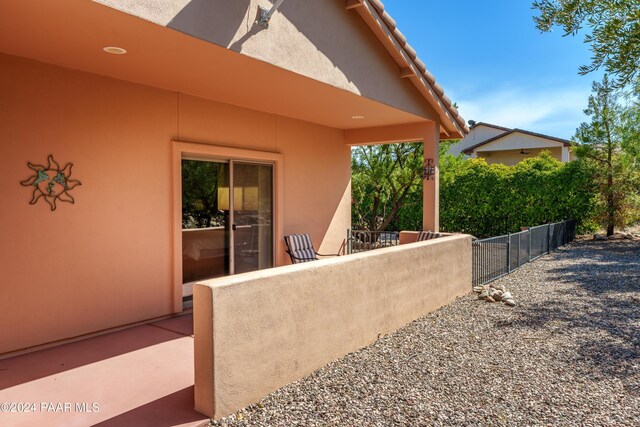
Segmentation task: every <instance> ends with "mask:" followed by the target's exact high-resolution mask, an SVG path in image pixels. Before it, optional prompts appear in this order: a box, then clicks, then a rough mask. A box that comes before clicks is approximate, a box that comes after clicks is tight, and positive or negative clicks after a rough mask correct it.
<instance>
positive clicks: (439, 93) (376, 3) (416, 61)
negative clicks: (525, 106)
mask: <svg viewBox="0 0 640 427" xmlns="http://www.w3.org/2000/svg"><path fill="white" fill-rule="evenodd" d="M360 1H361V2H367V1H368V2H369V4H371V5H372V6H373V8H374V9H376V10H377V11H378V13H379V14H380V17H381V18H382V21H383V23H384V24H385V25H386V26H387V30H389V32H391V34H393V37H395V39H396V41H397V43H398V45H400V46H401V48H400V49H399V50H404V51H405V53H406V54H407V55H408V56H409V58H410V64H411V63H413V65H415V66H416V68H417V69H418V70H419V71H420V72H421V73H422V77H424V78H425V79H426V81H427V83H428V84H429V85H431V86H432V88H433V90H434V91H435V93H436V98H437V100H438V101H439V102H440V103H441V104H442V106H444V109H445V110H446V112H447V113H448V114H449V116H450V117H451V118H452V119H453V121H454V122H455V124H456V125H457V126H459V128H460V129H461V130H462V133H463V134H465V133H469V126H467V124H466V123H465V121H464V119H463V118H462V116H460V113H458V110H457V109H456V108H455V107H454V106H453V104H452V102H451V100H450V99H449V97H447V96H446V95H445V93H444V89H443V88H442V86H440V84H438V83H437V82H436V78H435V77H434V76H433V74H431V73H430V72H429V70H428V69H427V67H426V65H425V64H424V62H422V61H421V60H420V58H418V57H417V53H416V51H415V49H414V48H413V47H411V45H409V43H407V38H406V37H405V35H404V34H402V32H400V30H399V29H397V23H396V21H395V20H394V19H393V18H392V17H391V15H389V13H387V12H386V11H385V10H384V4H383V3H382V1H380V0H360ZM366 10H367V11H369V9H368V8H366ZM370 14H371V12H370Z"/></svg>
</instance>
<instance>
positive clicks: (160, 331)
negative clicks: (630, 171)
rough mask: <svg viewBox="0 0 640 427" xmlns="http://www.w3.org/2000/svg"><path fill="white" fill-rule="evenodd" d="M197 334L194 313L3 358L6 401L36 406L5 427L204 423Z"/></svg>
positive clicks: (0, 381)
mask: <svg viewBox="0 0 640 427" xmlns="http://www.w3.org/2000/svg"><path fill="white" fill-rule="evenodd" d="M192 335H193V320H192V316H191V315H190V314H189V315H183V316H177V317H173V318H170V319H166V320H161V321H158V322H153V323H149V324H145V325H140V326H135V327H132V328H128V329H124V330H121V331H117V332H112V333H108V334H105V335H101V336H97V337H93V338H88V339H84V340H81V341H77V342H73V343H69V344H64V345H60V346H57V347H53V348H49V349H45V350H40V351H36V352H33V353H29V354H25V355H21V356H15V357H12V358H8V359H4V360H0V388H1V391H0V401H1V402H16V403H18V402H19V403H22V404H24V403H30V404H35V406H33V407H31V411H30V412H29V413H24V412H23V413H19V412H14V413H4V414H3V420H2V421H3V424H4V425H12V426H21V425H24V426H31V425H47V426H57V425H60V426H62V425H64V426H69V425H102V426H107V425H135V426H145V425H153V426H155V427H158V426H177V425H181V426H182V425H184V426H186V425H193V426H197V425H200V424H202V423H204V422H206V421H207V418H206V417H205V416H204V415H202V414H199V413H197V412H196V411H195V410H194V409H193V407H194V402H193V336H192ZM65 403H67V404H68V406H65V405H64V404H65ZM60 404H61V405H60Z"/></svg>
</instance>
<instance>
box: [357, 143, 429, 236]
mask: <svg viewBox="0 0 640 427" xmlns="http://www.w3.org/2000/svg"><path fill="white" fill-rule="evenodd" d="M423 157H424V156H423V145H422V143H405V144H387V145H374V146H365V147H356V148H354V149H353V150H352V153H351V173H352V175H351V176H352V211H351V212H352V224H353V227H354V229H364V230H371V231H383V230H386V229H387V227H388V226H389V224H391V223H392V221H394V220H395V219H397V216H398V213H399V211H400V209H401V208H402V207H403V206H405V207H406V204H407V202H408V201H411V203H412V204H417V203H420V204H422V185H421V183H422V162H423Z"/></svg>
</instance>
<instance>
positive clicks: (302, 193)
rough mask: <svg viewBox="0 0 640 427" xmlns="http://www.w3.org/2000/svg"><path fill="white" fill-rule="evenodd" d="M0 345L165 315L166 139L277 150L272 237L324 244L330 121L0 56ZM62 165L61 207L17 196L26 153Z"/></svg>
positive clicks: (339, 227) (340, 165) (343, 213)
mask: <svg viewBox="0 0 640 427" xmlns="http://www.w3.org/2000/svg"><path fill="white" fill-rule="evenodd" d="M0 93H2V97H0V111H2V114H0V136H1V138H2V142H1V144H2V153H3V155H2V156H1V157H0V194H1V195H2V203H0V236H2V239H1V240H0V277H1V279H0V280H2V285H1V286H0V289H1V291H0V292H1V295H0V321H1V322H2V325H3V327H2V332H1V333H0V354H1V353H6V352H9V351H13V350H17V349H21V348H26V347H30V346H34V345H38V344H43V343H48V342H52V341H56V340H61V339H65V338H70V337H74V336H78V335H82V334H86V333H90V332H95V331H99V330H102V329H107V328H111V327H115V326H120V325H124V324H128V323H132V322H136V321H141V320H146V319H149V318H153V317H158V316H162V315H166V314H170V313H171V312H172V311H173V306H174V302H175V301H174V284H173V270H172V265H173V244H174V242H173V241H172V182H173V181H172V174H171V165H172V151H171V149H172V142H171V141H172V140H181V141H195V142H202V143H208V144H213V145H222V146H231V147H243V148H251V149H255V150H263V151H270V152H278V153H281V154H282V156H283V159H284V160H283V163H284V188H285V195H284V200H285V208H286V209H285V210H286V212H285V215H284V232H285V233H291V232H299V231H300V232H302V231H304V232H310V233H311V234H312V237H313V239H314V240H315V242H316V244H317V245H318V246H320V247H321V248H323V249H325V250H329V249H330V250H337V249H338V246H339V244H340V242H341V239H342V238H343V236H344V234H345V232H346V229H347V228H348V227H349V222H350V216H349V204H348V202H349V198H348V197H345V194H349V192H350V190H349V185H350V158H349V148H348V147H347V146H346V145H345V143H344V136H343V132H342V131H341V130H337V129H332V128H327V127H323V126H319V125H314V124H311V123H307V122H301V121H297V120H293V119H288V118H284V117H278V116H276V115H273V114H267V113H261V112H256V111H251V110H247V109H242V108H238V107H233V106H230V105H226V104H220V103H216V102H214V101H207V100H204V99H200V98H195V97H191V96H183V95H178V94H176V93H172V92H169V91H164V90H159V89H154V88H150V87H146V86H142V85H136V84H130V83H126V82H123V81H119V80H114V79H110V78H105V77H100V76H97V75H93V74H88V73H83V72H78V71H73V70H69V69H65V68H61V67H56V66H51V65H46V64H43V63H39V62H35V61H31V60H27V59H23V58H18V57H14V56H8V55H4V54H0ZM49 154H53V155H54V157H55V158H56V160H57V161H58V162H60V164H61V165H64V164H66V163H67V162H73V163H74V168H73V176H72V177H73V178H76V179H79V180H80V181H81V182H82V185H81V186H79V187H76V188H75V189H73V190H72V191H71V194H72V195H73V196H74V197H75V199H76V203H75V204H74V205H70V204H65V203H59V207H58V209H57V210H56V211H55V212H51V211H50V210H49V207H48V206H47V205H46V204H44V202H43V201H42V200H41V201H39V202H38V203H37V204H36V205H33V206H32V205H29V201H30V199H31V189H29V188H25V187H23V186H21V185H20V181H21V180H24V179H26V178H28V177H29V176H30V173H31V170H30V169H29V168H28V167H27V164H26V163H27V161H31V162H33V163H46V158H47V155H49Z"/></svg>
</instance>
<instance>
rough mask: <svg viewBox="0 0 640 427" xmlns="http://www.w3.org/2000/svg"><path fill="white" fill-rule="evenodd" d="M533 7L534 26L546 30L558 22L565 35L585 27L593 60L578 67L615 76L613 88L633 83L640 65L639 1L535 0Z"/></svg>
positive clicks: (582, 69) (586, 40)
mask: <svg viewBox="0 0 640 427" xmlns="http://www.w3.org/2000/svg"><path fill="white" fill-rule="evenodd" d="M533 8H534V9H537V10H538V11H539V12H540V15H539V16H536V17H534V21H535V23H536V27H537V28H538V29H539V30H541V31H543V32H548V31H551V29H552V28H553V27H554V25H559V26H561V27H562V29H563V30H564V32H565V36H566V35H574V36H575V35H576V34H577V33H578V32H579V31H580V30H581V29H582V28H583V27H584V26H586V27H587V28H588V32H587V34H586V36H585V39H584V41H585V43H588V44H590V45H591V51H592V53H593V57H592V62H591V64H589V65H583V66H581V67H580V74H587V73H590V72H591V71H594V70H597V69H599V68H601V67H604V69H605V70H606V71H607V73H609V74H612V75H615V76H616V81H615V86H616V87H623V86H626V85H633V84H635V83H636V82H637V81H638V70H639V68H640V1H639V0H537V1H534V2H533Z"/></svg>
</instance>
